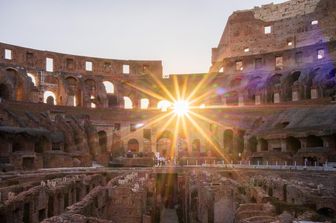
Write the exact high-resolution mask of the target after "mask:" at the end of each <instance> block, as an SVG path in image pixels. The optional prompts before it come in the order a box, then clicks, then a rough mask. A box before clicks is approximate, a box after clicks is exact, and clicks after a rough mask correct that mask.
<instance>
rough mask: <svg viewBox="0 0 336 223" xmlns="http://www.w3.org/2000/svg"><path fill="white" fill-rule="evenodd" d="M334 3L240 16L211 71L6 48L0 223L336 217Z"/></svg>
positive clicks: (308, 0) (0, 111)
mask: <svg viewBox="0 0 336 223" xmlns="http://www.w3.org/2000/svg"><path fill="white" fill-rule="evenodd" d="M335 7H336V2H335V1H334V0H290V1H287V2H284V3H280V4H267V5H263V6H260V7H255V8H253V9H250V10H239V11H235V12H233V13H232V15H231V16H230V17H229V18H228V22H227V24H226V26H225V29H224V32H223V33H222V36H221V37H220V40H219V43H218V45H217V47H215V48H212V49H211V50H212V55H211V67H210V68H209V71H208V72H206V73H195V74H171V75H166V74H164V73H163V67H162V61H160V60H151V61H148V60H120V59H107V58H96V57H90V56H77V55H69V54H66V53H56V52H51V51H43V50H38V49H30V48H25V47H22V46H16V45H10V44H6V43H0V55H1V56H0V168H1V174H0V176H1V181H0V185H1V186H0V222H4V223H10V222H23V223H35V222H44V223H48V222H50V223H51V222H79V223H80V222H83V223H84V222H97V223H98V222H115V223H119V222H125V223H127V222H129V223H131V222H132V223H133V222H134V223H137V222H139V223H140V222H143V223H155V222H165V221H164V220H165V219H170V221H171V222H182V223H196V222H202V223H203V222H204V223H206V222H209V223H212V222H216V223H217V222H218V223H219V222H225V223H226V222H227V223H231V222H232V223H233V222H236V223H240V222H241V223H248V222H255V223H258V222H265V223H266V222H282V223H286V222H293V221H298V222H300V221H313V222H336V186H335V185H336V174H335V170H336V124H335V123H336V116H335V114H336V76H335V75H336V68H335V64H336V63H335V58H336V39H335V37H336V33H335V30H336V21H335V20H336V13H335V10H334V8H335ZM64 52H66V50H64Z"/></svg>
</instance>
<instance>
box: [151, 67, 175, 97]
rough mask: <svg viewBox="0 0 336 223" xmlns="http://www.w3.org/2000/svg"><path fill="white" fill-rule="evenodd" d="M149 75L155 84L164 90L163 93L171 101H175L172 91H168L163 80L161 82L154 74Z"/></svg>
mask: <svg viewBox="0 0 336 223" xmlns="http://www.w3.org/2000/svg"><path fill="white" fill-rule="evenodd" d="M149 75H150V76H151V77H152V78H153V80H154V81H155V83H156V84H157V85H159V87H160V88H161V89H162V90H163V92H164V93H165V94H166V95H167V96H168V97H169V98H170V100H172V101H174V100H175V98H174V96H173V95H172V94H171V93H170V91H169V90H168V89H167V87H166V86H165V85H164V84H163V83H162V81H161V80H159V79H158V78H157V77H156V76H155V75H154V74H152V72H149Z"/></svg>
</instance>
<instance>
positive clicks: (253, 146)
mask: <svg viewBox="0 0 336 223" xmlns="http://www.w3.org/2000/svg"><path fill="white" fill-rule="evenodd" d="M257 145H258V141H257V139H256V137H255V136H253V137H251V138H250V139H249V140H248V150H249V151H251V152H252V153H255V152H257Z"/></svg>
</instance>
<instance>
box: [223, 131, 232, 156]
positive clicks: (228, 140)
mask: <svg viewBox="0 0 336 223" xmlns="http://www.w3.org/2000/svg"><path fill="white" fill-rule="evenodd" d="M223 144H224V150H225V151H226V152H228V153H232V150H233V148H232V147H233V131H232V130H231V129H227V130H225V131H224V133H223Z"/></svg>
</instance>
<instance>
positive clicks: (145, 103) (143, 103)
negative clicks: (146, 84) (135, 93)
mask: <svg viewBox="0 0 336 223" xmlns="http://www.w3.org/2000/svg"><path fill="white" fill-rule="evenodd" d="M140 108H141V109H148V108H149V99H148V98H141V99H140Z"/></svg>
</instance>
